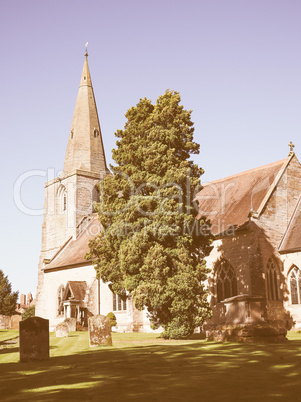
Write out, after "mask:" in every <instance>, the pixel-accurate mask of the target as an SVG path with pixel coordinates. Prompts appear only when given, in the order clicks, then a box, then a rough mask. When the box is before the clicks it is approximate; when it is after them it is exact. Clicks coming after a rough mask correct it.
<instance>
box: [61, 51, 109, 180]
mask: <svg viewBox="0 0 301 402" xmlns="http://www.w3.org/2000/svg"><path fill="white" fill-rule="evenodd" d="M76 169H78V170H85V171H89V172H95V173H101V172H102V173H104V172H108V168H107V165H106V157H105V153H104V147H103V141H102V135H101V130H100V124H99V119H98V112H97V107H96V102H95V97H94V92H93V87H92V81H91V75H90V71H89V66H88V54H87V53H86V54H85V61H84V67H83V71H82V75H81V80H80V85H79V90H78V95H77V100H76V104H75V109H74V114H73V118H72V123H71V129H70V133H69V140H68V145H67V151H66V156H65V163H64V168H63V172H64V173H70V172H72V171H74V170H76Z"/></svg>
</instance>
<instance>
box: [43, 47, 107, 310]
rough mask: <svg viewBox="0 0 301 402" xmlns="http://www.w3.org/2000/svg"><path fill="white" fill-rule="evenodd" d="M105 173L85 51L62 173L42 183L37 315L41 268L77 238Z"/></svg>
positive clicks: (105, 166) (96, 198)
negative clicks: (43, 201) (68, 242)
mask: <svg viewBox="0 0 301 402" xmlns="http://www.w3.org/2000/svg"><path fill="white" fill-rule="evenodd" d="M107 174H109V170H108V168H107V165H106V158H105V153H104V147H103V141H102V136H101V130H100V124H99V119H98V113H97V107H96V102H95V97H94V92H93V87H92V81H91V76H90V71H89V66H88V54H87V52H86V54H85V61H84V67H83V71H82V75H81V80H80V85H79V90H78V96H77V100H76V105H75V109H74V114H73V118H72V123H71V129H70V133H69V139H68V145H67V150H66V156H65V162H64V168H63V172H62V174H61V175H60V176H58V177H56V178H55V179H53V180H51V181H49V182H47V183H46V184H45V203H44V219H43V225H42V248H41V255H40V260H39V270H38V288H37V305H36V315H39V316H44V312H45V308H46V306H45V302H44V301H43V299H44V298H43V283H44V272H43V268H44V267H45V265H46V264H47V263H48V262H49V261H50V260H51V259H52V258H53V257H54V256H55V255H56V253H57V252H58V251H59V250H60V249H61V248H62V247H63V246H64V244H65V243H66V242H67V241H68V240H69V239H70V237H76V235H77V233H78V231H79V230H80V229H81V228H82V226H83V223H84V222H85V221H89V216H91V214H92V213H93V201H97V200H98V197H99V194H98V189H97V183H98V182H99V180H100V179H101V178H102V177H104V176H105V175H107Z"/></svg>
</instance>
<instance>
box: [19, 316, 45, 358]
mask: <svg viewBox="0 0 301 402" xmlns="http://www.w3.org/2000/svg"><path fill="white" fill-rule="evenodd" d="M19 328H20V361H21V362H26V361H31V360H48V359H49V320H45V319H44V318H41V317H30V318H27V319H26V320H24V321H20V323H19Z"/></svg>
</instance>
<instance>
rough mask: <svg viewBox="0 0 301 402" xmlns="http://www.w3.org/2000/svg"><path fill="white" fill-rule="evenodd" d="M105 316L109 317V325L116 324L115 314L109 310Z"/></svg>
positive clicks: (113, 325)
mask: <svg viewBox="0 0 301 402" xmlns="http://www.w3.org/2000/svg"><path fill="white" fill-rule="evenodd" d="M107 317H108V318H109V319H110V323H111V327H115V326H116V325H117V319H116V316H115V314H114V313H112V312H110V313H108V314H107Z"/></svg>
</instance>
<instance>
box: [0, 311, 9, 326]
mask: <svg viewBox="0 0 301 402" xmlns="http://www.w3.org/2000/svg"><path fill="white" fill-rule="evenodd" d="M10 320H11V319H10V316H9V315H2V314H0V329H9V328H10Z"/></svg>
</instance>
